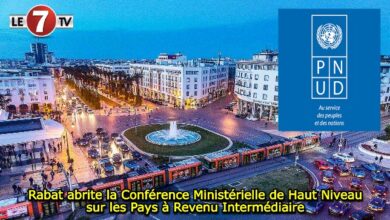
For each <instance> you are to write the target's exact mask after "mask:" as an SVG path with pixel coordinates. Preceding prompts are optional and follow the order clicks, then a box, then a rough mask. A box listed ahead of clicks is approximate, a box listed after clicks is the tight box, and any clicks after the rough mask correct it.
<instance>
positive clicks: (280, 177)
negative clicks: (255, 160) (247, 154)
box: [217, 166, 310, 193]
mask: <svg viewBox="0 0 390 220" xmlns="http://www.w3.org/2000/svg"><path fill="white" fill-rule="evenodd" d="M236 182H240V184H239V185H237V186H235V187H234V188H235V189H237V190H241V189H247V190H250V189H259V190H261V191H264V192H266V193H269V192H271V191H272V190H273V189H275V188H276V189H279V190H282V191H284V192H285V193H287V190H288V189H297V190H300V191H307V190H308V189H309V184H310V176H309V174H307V173H306V171H304V170H303V169H301V168H299V167H295V166H291V167H286V168H283V169H279V170H274V171H271V172H269V173H265V174H259V175H256V176H254V177H250V178H246V179H242V180H239V181H236ZM236 182H235V183H236ZM229 184H231V183H229ZM231 188H233V186H230V185H227V184H226V185H222V186H219V187H217V189H231Z"/></svg>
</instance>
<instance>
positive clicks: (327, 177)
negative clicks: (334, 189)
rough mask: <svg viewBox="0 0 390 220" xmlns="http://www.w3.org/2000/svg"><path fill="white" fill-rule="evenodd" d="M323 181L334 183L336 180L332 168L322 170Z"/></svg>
mask: <svg viewBox="0 0 390 220" xmlns="http://www.w3.org/2000/svg"><path fill="white" fill-rule="evenodd" d="M322 181H323V182H325V183H332V184H333V182H334V174H333V171H331V170H324V171H322Z"/></svg>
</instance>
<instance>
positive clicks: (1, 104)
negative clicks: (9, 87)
mask: <svg viewBox="0 0 390 220" xmlns="http://www.w3.org/2000/svg"><path fill="white" fill-rule="evenodd" d="M10 102H11V99H10V98H9V97H8V96H7V95H3V94H0V109H5V108H6V107H7V105H8V104H9V103H10Z"/></svg>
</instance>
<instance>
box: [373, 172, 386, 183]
mask: <svg viewBox="0 0 390 220" xmlns="http://www.w3.org/2000/svg"><path fill="white" fill-rule="evenodd" d="M371 178H372V181H374V182H376V183H385V175H384V174H383V173H382V172H372V173H371Z"/></svg>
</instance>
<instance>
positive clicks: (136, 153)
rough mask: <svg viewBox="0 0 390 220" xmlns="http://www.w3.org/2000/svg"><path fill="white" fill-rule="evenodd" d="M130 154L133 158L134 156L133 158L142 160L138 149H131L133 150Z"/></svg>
mask: <svg viewBox="0 0 390 220" xmlns="http://www.w3.org/2000/svg"><path fill="white" fill-rule="evenodd" d="M131 155H132V156H133V158H134V159H135V160H142V156H141V154H140V153H139V152H138V151H133V152H132V153H131Z"/></svg>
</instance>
